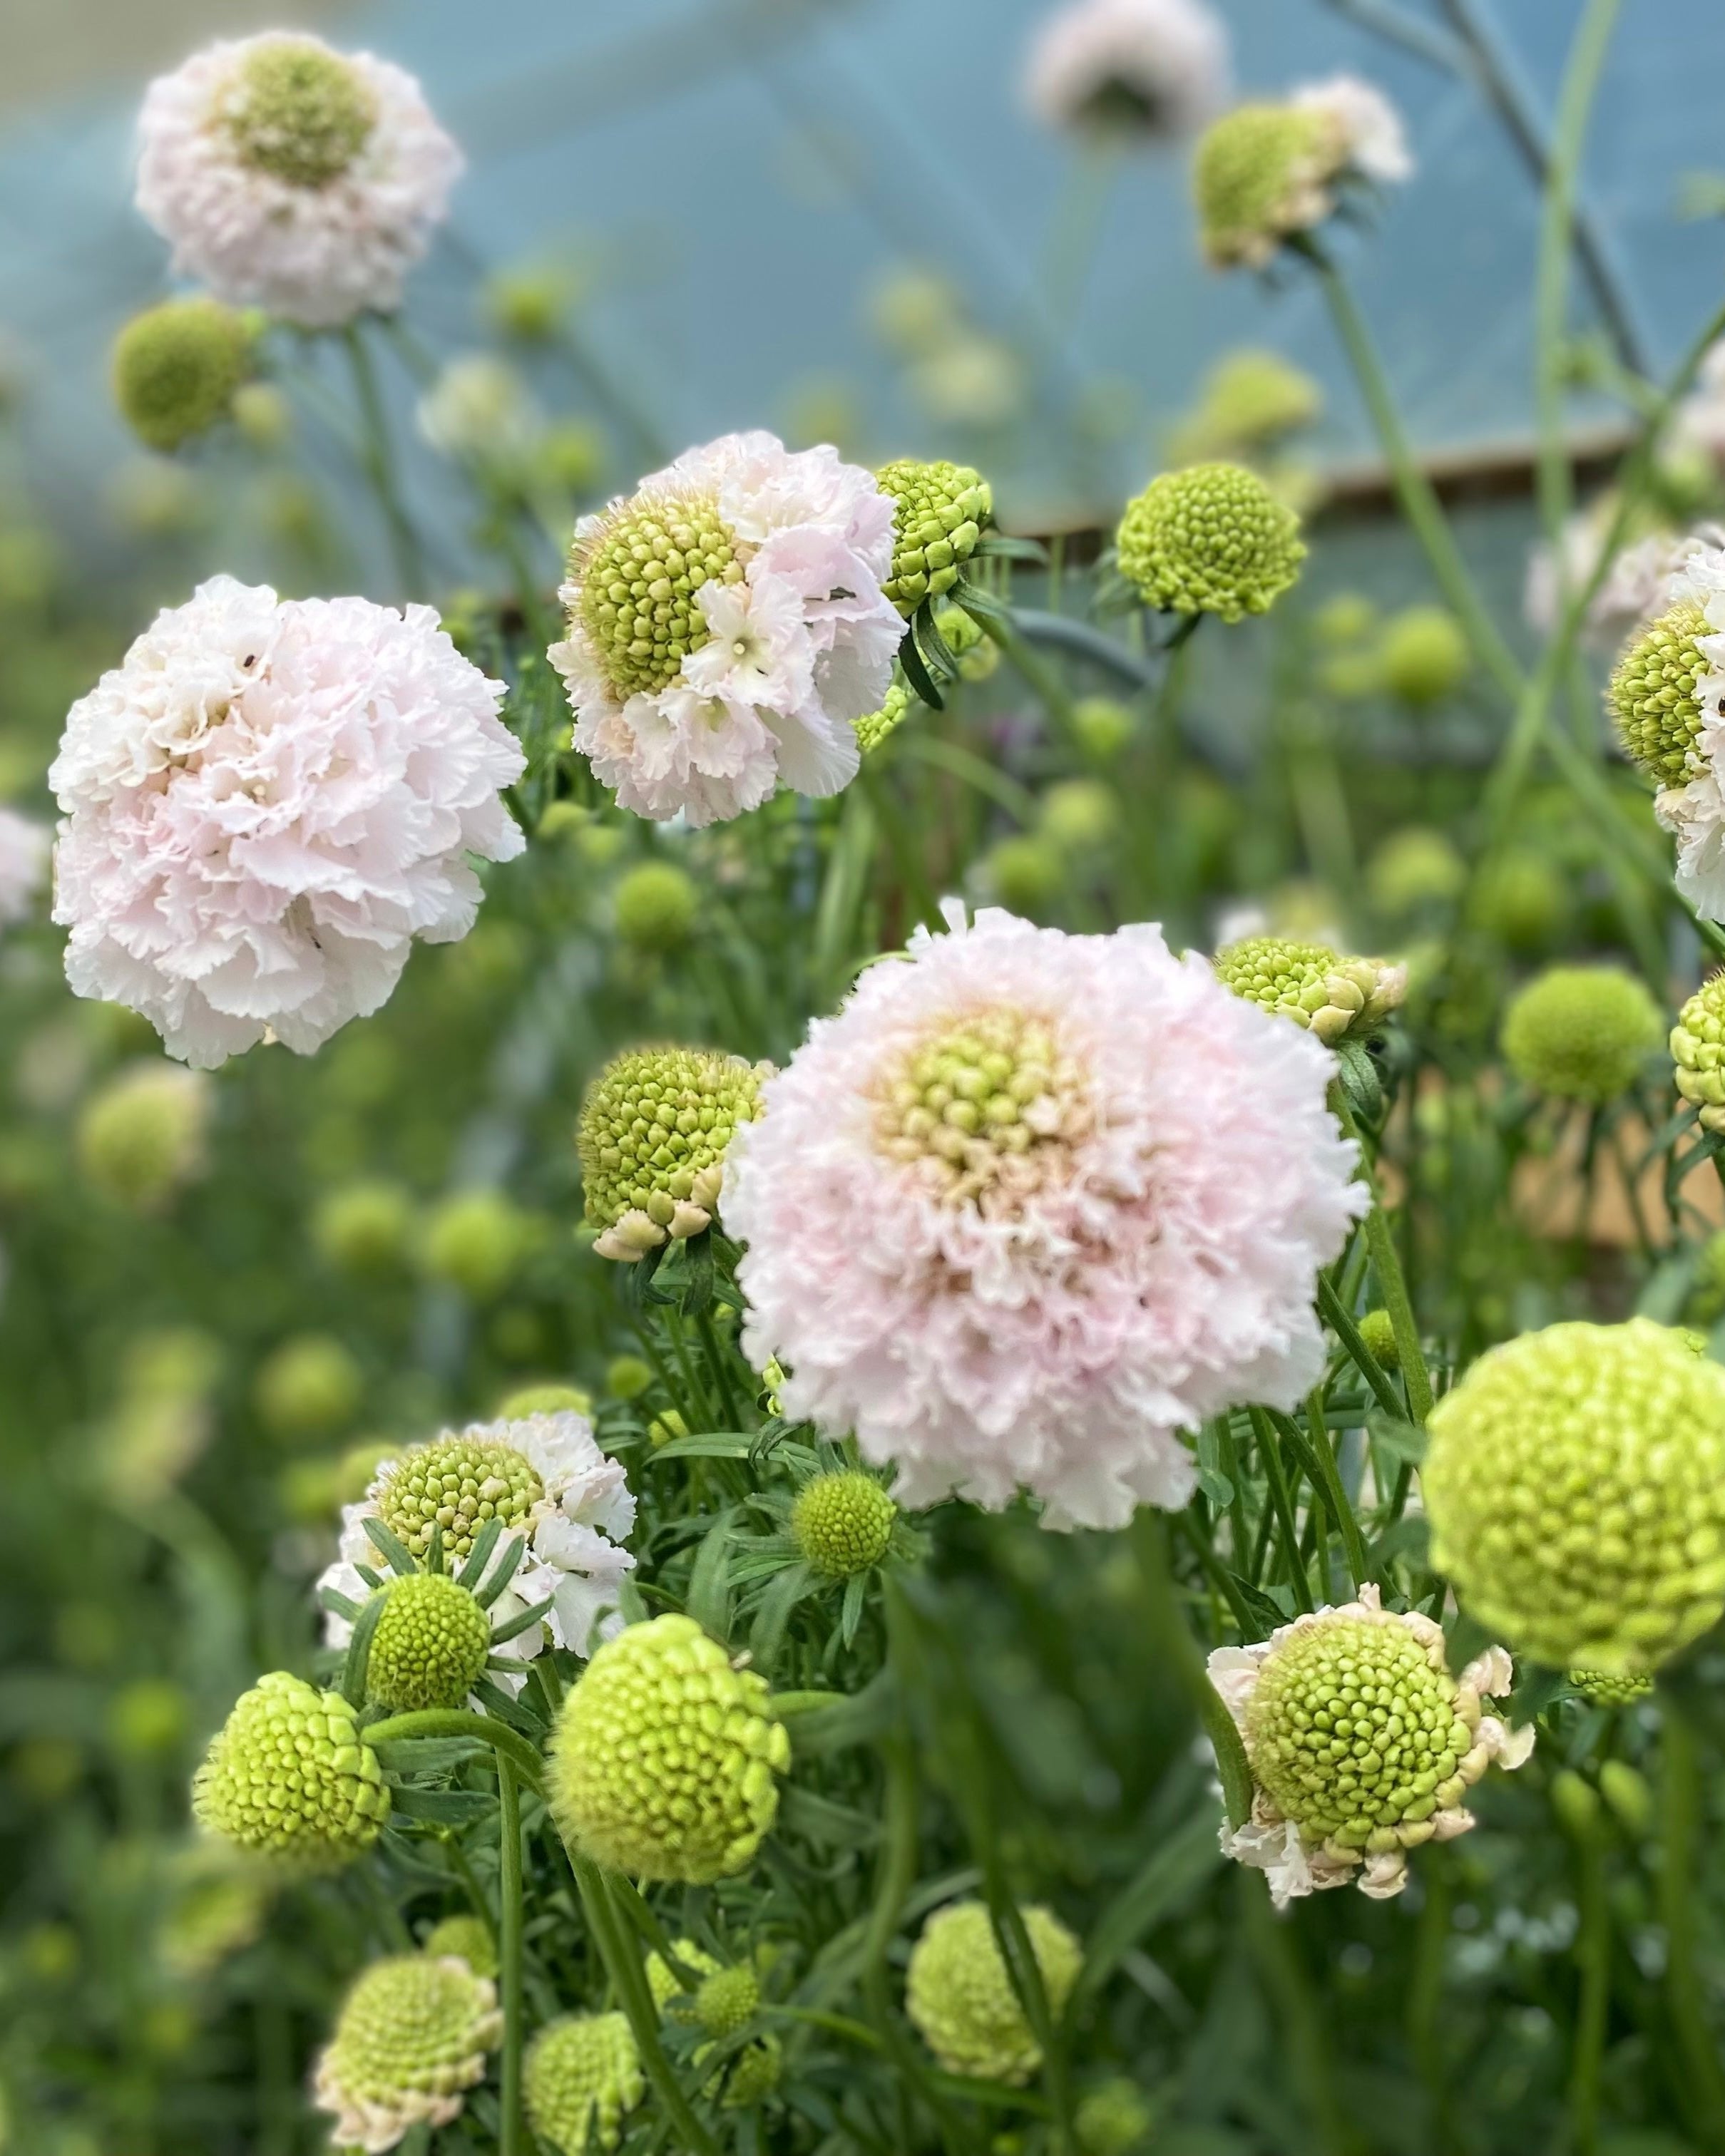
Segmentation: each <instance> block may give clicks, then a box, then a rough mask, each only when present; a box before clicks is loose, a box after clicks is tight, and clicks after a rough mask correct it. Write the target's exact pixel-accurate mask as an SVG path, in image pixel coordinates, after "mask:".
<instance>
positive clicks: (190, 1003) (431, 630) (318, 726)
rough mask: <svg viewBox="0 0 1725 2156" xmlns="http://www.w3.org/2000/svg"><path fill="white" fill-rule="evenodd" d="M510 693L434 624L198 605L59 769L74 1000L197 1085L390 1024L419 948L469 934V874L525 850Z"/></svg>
mask: <svg viewBox="0 0 1725 2156" xmlns="http://www.w3.org/2000/svg"><path fill="white" fill-rule="evenodd" d="M502 696H503V685H502V683H501V682H499V681H488V680H486V679H485V675H483V674H481V673H480V670H479V669H478V668H477V667H476V666H473V665H470V664H469V663H468V661H467V660H465V659H464V658H462V656H461V655H460V654H459V652H458V651H457V650H456V649H455V647H454V644H451V643H450V641H449V638H448V637H447V636H446V635H445V634H444V632H443V631H442V630H441V629H439V626H438V622H437V616H436V615H435V614H434V613H433V612H432V611H431V609H430V608H429V607H408V608H407V609H406V612H405V613H397V612H395V611H394V610H393V608H388V607H381V606H374V605H372V603H371V601H370V600H368V599H360V598H342V599H286V600H278V599H277V598H276V596H275V593H274V592H273V591H271V590H270V589H269V588H268V587H267V586H263V585H256V586H254V585H247V584H242V583H236V582H235V581H234V578H233V577H214V578H213V579H212V581H211V582H210V583H207V584H202V585H200V586H199V587H198V591H197V592H196V593H195V594H194V595H193V598H191V599H190V600H189V601H188V602H187V603H186V604H185V605H184V606H181V607H172V608H167V610H166V611H165V612H163V613H160V614H158V615H157V618H156V619H155V621H154V623H153V624H151V627H150V628H149V629H146V631H145V633H144V634H143V635H142V636H141V637H140V638H139V639H137V641H136V643H135V644H133V645H132V647H131V650H130V651H128V652H127V654H126V658H125V660H124V661H123V662H122V664H121V665H120V666H118V667H117V668H116V669H115V670H113V671H112V672H110V673H107V674H105V675H103V676H102V678H101V680H100V683H99V684H98V685H96V687H95V688H94V689H93V690H91V691H90V694H89V695H88V696H85V697H83V698H81V699H80V701H79V702H77V703H76V704H74V706H72V710H71V712H70V715H69V717H68V718H67V721H66V731H65V735H64V739H63V740H62V742H61V743H60V752H59V757H58V758H57V759H56V761H55V762H54V767H53V769H52V770H51V771H50V772H49V785H50V786H51V787H52V788H54V793H55V794H56V795H57V796H58V798H59V804H60V807H61V808H62V809H63V810H64V813H65V818H66V820H65V821H64V823H63V824H61V826H60V836H59V848H58V850H57V854H56V858H55V882H56V893H55V904H54V918H55V920H56V921H62V922H64V923H65V924H66V925H67V926H68V927H70V929H71V931H72V934H71V940H70V942H69V945H68V947H67V951H66V978H67V979H68V980H69V982H70V983H71V985H72V987H73V988H74V991H75V992H76V993H78V994H80V995H84V996H97V997H101V998H105V999H107V1000H109V1001H111V1002H116V1003H124V1004H129V1005H130V1006H131V1008H132V1009H134V1010H136V1011H140V1012H141V1013H142V1014H143V1015H144V1016H145V1017H146V1018H147V1019H149V1020H150V1022H151V1024H152V1025H154V1026H155V1027H156V1028H157V1031H158V1032H159V1033H160V1034H162V1039H163V1041H164V1043H165V1044H166V1045H167V1050H168V1052H169V1054H170V1055H177V1056H178V1057H180V1058H181V1059H182V1060H183V1061H186V1062H188V1063H193V1064H196V1065H202V1066H205V1067H208V1066H209V1065H214V1064H218V1063H220V1062H222V1061H223V1060H225V1059H226V1058H227V1057H228V1056H229V1055H234V1054H237V1053H238V1052H239V1050H242V1049H246V1048H249V1047H251V1046H252V1045H254V1043H255V1042H257V1041H259V1040H261V1039H264V1036H265V1034H266V1033H267V1034H273V1036H274V1037H275V1039H280V1040H281V1041H284V1042H285V1044H286V1045H287V1046H289V1047H290V1048H292V1049H295V1050H298V1051H299V1052H300V1054H302V1055H307V1054H310V1053H311V1050H314V1049H316V1047H317V1046H318V1045H320V1044H321V1042H323V1041H325V1040H327V1039H329V1037H330V1035H331V1034H332V1033H334V1032H335V1031H336V1029H337V1028H338V1027H340V1026H342V1025H345V1024H347V1020H348V1019H351V1018H357V1017H363V1016H365V1015H367V1014H368V1013H370V1012H372V1011H374V1010H376V1009H377V1008H378V1006H379V1005H380V1004H382V1003H383V1002H384V1001H385V1000H386V999H387V998H388V996H389V994H390V993H391V991H392V990H393V988H394V987H395V984H396V982H397V981H398V979H399V978H400V976H401V970H402V968H403V966H404V965H405V964H406V963H407V959H408V950H409V948H410V947H411V946H412V943H413V938H414V937H415V936H423V937H425V938H426V940H427V941H428V942H434V943H448V942H454V941H455V940H456V939H458V938H459V937H462V936H465V934H466V932H467V931H468V930H469V929H470V927H472V925H473V919H474V914H475V910H476V909H477V906H478V904H479V900H480V885H479V880H478V878H477V877H476V876H475V874H474V871H473V869H472V866H471V865H470V861H469V859H468V857H469V855H480V856H482V857H483V858H485V859H486V860H498V861H501V860H509V859H511V856H512V855H516V854H518V853H519V852H520V851H521V848H522V846H523V845H524V844H525V843H526V842H525V840H524V839H522V837H521V832H520V831H519V830H518V829H517V828H516V825H515V824H514V823H513V822H512V821H511V818H510V816H509V814H508V812H507V810H506V808H504V806H503V803H502V802H501V799H500V798H498V790H499V788H501V787H504V786H507V785H508V784H509V783H511V781H512V780H514V779H516V778H519V777H520V775H521V770H522V767H523V762H524V759H523V757H522V755H521V749H520V747H519V746H518V745H517V743H516V740H515V738H514V737H513V736H512V735H511V733H510V732H509V731H508V730H507V729H506V727H505V726H503V725H502V723H501V721H500V720H499V719H498V717H497V707H498V705H499V703H500V702H501V699H502Z"/></svg>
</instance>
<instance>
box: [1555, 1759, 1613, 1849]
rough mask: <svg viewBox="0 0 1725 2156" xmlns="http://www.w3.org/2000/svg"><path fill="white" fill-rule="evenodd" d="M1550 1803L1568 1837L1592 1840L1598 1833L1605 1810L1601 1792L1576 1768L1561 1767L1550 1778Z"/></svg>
mask: <svg viewBox="0 0 1725 2156" xmlns="http://www.w3.org/2000/svg"><path fill="white" fill-rule="evenodd" d="M1551 1804H1552V1809H1553V1811H1554V1812H1555V1813H1556V1814H1557V1815H1558V1820H1559V1822H1560V1823H1561V1825H1562V1826H1563V1830H1564V1832H1565V1833H1566V1834H1568V1835H1572V1836H1573V1837H1574V1840H1577V1841H1589V1840H1592V1838H1593V1836H1594V1835H1595V1834H1596V1833H1597V1832H1598V1831H1599V1822H1600V1820H1601V1818H1602V1816H1603V1814H1604V1807H1603V1806H1602V1805H1601V1804H1600V1802H1599V1791H1598V1790H1597V1789H1594V1786H1593V1784H1591V1783H1590V1782H1586V1781H1584V1780H1583V1779H1582V1778H1581V1776H1580V1775H1579V1774H1577V1773H1576V1772H1575V1770H1574V1768H1573V1767H1560V1768H1558V1772H1557V1773H1556V1774H1553V1776H1552V1778H1551Z"/></svg>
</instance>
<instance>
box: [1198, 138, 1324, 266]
mask: <svg viewBox="0 0 1725 2156" xmlns="http://www.w3.org/2000/svg"><path fill="white" fill-rule="evenodd" d="M1338 157H1339V151H1338V146H1337V133H1336V126H1335V123H1334V121H1332V120H1331V119H1330V118H1329V117H1328V116H1327V115H1326V114H1324V113H1322V112H1317V111H1312V110H1305V109H1302V108H1301V107H1300V106H1298V105H1238V106H1236V107H1235V110H1233V111H1232V112H1229V113H1224V115H1223V116H1222V118H1221V119H1219V120H1218V121H1214V123H1213V124H1212V125H1211V126H1210V127H1209V129H1208V130H1207V131H1206V132H1205V134H1204V138H1203V140H1202V141H1200V142H1199V146H1198V151H1197V154H1196V156H1195V157H1194V159H1193V164H1192V195H1193V200H1194V203H1195V205H1196V207H1197V210H1198V221H1199V234H1200V237H1201V239H1202V240H1203V243H1204V253H1205V254H1206V255H1207V256H1208V257H1209V259H1210V261H1211V262H1213V263H1214V264H1216V265H1217V266H1218V267H1219V268H1226V267H1227V266H1229V265H1230V264H1233V263H1237V262H1244V263H1247V264H1250V265H1252V266H1253V267H1255V268H1258V267H1261V266H1262V265H1263V264H1265V263H1266V262H1268V261H1269V259H1271V256H1272V255H1273V254H1275V252H1276V249H1277V248H1278V247H1280V246H1281V243H1282V242H1283V240H1284V239H1286V238H1287V237H1288V235H1289V234H1291V233H1295V232H1304V231H1307V230H1309V229H1310V228H1311V227H1312V226H1313V225H1315V224H1318V223H1322V220H1323V218H1325V217H1326V216H1327V214H1328V213H1329V208H1330V203H1329V198H1328V196H1327V193H1326V189H1325V182H1327V180H1328V179H1330V178H1331V177H1332V175H1333V174H1334V172H1335V171H1336V168H1337V162H1338Z"/></svg>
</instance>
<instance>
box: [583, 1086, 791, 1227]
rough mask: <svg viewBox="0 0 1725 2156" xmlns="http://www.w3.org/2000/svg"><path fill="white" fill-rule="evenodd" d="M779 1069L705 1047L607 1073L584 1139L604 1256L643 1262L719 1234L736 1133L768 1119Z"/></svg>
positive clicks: (594, 1090)
mask: <svg viewBox="0 0 1725 2156" xmlns="http://www.w3.org/2000/svg"><path fill="white" fill-rule="evenodd" d="M771 1070H772V1065H770V1064H749V1063H745V1062H744V1061H743V1060H742V1058H741V1056H737V1055H723V1054H721V1052H720V1051H719V1050H717V1049H706V1048H696V1049H688V1048H637V1049H632V1050H630V1051H629V1054H628V1055H619V1057H618V1058H617V1060H615V1061H614V1062H613V1063H608V1064H607V1065H606V1066H605V1068H604V1069H603V1070H602V1071H600V1073H599V1075H598V1077H597V1078H595V1079H594V1080H593V1084H592V1085H591V1086H589V1087H588V1094H587V1098H586V1100H585V1101H583V1103H582V1108H581V1120H580V1122H579V1123H578V1125H577V1126H576V1131H575V1147H576V1151H577V1152H578V1154H579V1156H580V1160H581V1183H582V1188H583V1192H584V1193H585V1196H586V1201H587V1217H588V1220H590V1221H591V1222H592V1223H593V1225H594V1226H595V1227H596V1228H598V1229H601V1230H602V1233H601V1234H600V1235H599V1237H598V1241H597V1242H595V1243H594V1245H593V1248H594V1250H597V1251H598V1254H599V1255H600V1256H601V1257H602V1258H616V1259H619V1260H625V1261H626V1260H633V1259H635V1258H639V1257H644V1256H645V1255H646V1254H647V1252H648V1251H649V1250H656V1249H657V1248H658V1247H659V1245H660V1244H661V1243H662V1242H664V1241H665V1238H666V1237H667V1236H670V1238H671V1239H672V1240H674V1241H680V1240H684V1239H685V1238H686V1237H688V1236H690V1235H700V1234H701V1230H702V1229H705V1228H708V1227H711V1224H712V1219H713V1215H714V1214H715V1213H716V1211H717V1210H718V1206H719V1193H720V1190H721V1187H722V1185H723V1183H724V1179H725V1154H726V1148H727V1147H729V1145H730V1143H731V1139H732V1132H734V1131H735V1129H736V1127H737V1125H738V1124H739V1123H744V1122H752V1121H753V1120H754V1118H755V1117H756V1116H758V1115H759V1114H760V1112H761V1081H762V1076H763V1075H767V1074H768V1073H770V1071H771Z"/></svg>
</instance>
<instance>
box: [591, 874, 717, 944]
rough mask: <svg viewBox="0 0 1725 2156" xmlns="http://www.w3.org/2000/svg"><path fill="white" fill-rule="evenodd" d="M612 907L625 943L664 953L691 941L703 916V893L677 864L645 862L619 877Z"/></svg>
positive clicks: (613, 894) (612, 899) (618, 929)
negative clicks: (696, 925) (697, 923)
mask: <svg viewBox="0 0 1725 2156" xmlns="http://www.w3.org/2000/svg"><path fill="white" fill-rule="evenodd" d="M611 904H612V908H613V911H614V916H615V919H616V922H617V933H618V934H619V936H620V937H622V939H623V941H624V942H625V943H627V944H629V945H630V946H632V947H633V948H634V949H635V950H637V951H647V952H659V953H663V952H667V951H675V950H677V949H678V948H680V946H681V945H683V944H685V943H686V942H688V940H689V937H690V936H691V932H693V930H694V927H695V923H696V920H697V919H698V917H699V916H700V912H701V893H700V891H699V890H698V889H697V888H696V883H695V880H694V878H693V877H692V876H691V875H688V874H687V873H686V872H685V870H682V869H680V868H679V867H678V866H677V865H676V864H675V862H674V861H643V862H642V863H641V864H640V865H639V867H638V868H633V869H631V870H629V873H628V875H624V876H619V878H618V880H617V888H616V890H615V891H614V892H613V893H612V895H611Z"/></svg>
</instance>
